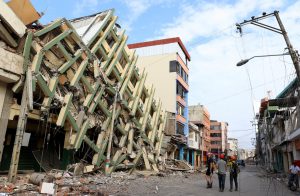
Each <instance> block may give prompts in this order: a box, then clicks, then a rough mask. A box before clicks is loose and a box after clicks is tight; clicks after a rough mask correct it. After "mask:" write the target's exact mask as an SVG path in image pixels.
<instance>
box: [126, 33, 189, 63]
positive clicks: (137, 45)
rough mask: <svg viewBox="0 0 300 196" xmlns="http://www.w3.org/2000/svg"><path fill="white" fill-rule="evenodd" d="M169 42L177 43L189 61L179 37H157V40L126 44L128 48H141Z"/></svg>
mask: <svg viewBox="0 0 300 196" xmlns="http://www.w3.org/2000/svg"><path fill="white" fill-rule="evenodd" d="M170 43H178V44H179V46H180V48H181V49H182V51H183V52H184V54H185V56H186V58H187V59H188V60H189V61H191V56H190V54H189V53H188V51H187V49H186V47H185V46H184V44H183V42H182V41H181V39H180V38H179V37H172V38H166V39H159V40H152V41H146V42H138V43H133V44H128V48H129V49H135V48H143V47H147V46H156V45H163V44H170Z"/></svg>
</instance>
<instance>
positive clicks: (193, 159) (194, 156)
mask: <svg viewBox="0 0 300 196" xmlns="http://www.w3.org/2000/svg"><path fill="white" fill-rule="evenodd" d="M200 145H201V137H200V130H199V127H198V126H197V125H195V124H194V123H192V122H189V137H188V147H189V153H190V154H189V159H188V161H189V163H190V164H191V165H193V166H194V168H195V169H199V168H200V167H201V151H200Z"/></svg>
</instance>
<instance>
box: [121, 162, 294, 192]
mask: <svg viewBox="0 0 300 196" xmlns="http://www.w3.org/2000/svg"><path fill="white" fill-rule="evenodd" d="M259 170H260V171H259ZM238 181H239V184H240V189H239V191H237V192H235V191H233V192H229V176H228V175H227V176H226V186H225V190H224V192H222V193H221V192H219V189H218V184H217V183H218V180H217V175H216V174H214V183H213V188H212V189H207V188H206V181H205V176H204V174H201V175H200V174H199V173H197V174H182V175H178V174H177V175H176V176H173V175H169V176H166V177H158V176H150V177H147V178H137V179H135V180H133V181H131V182H130V183H129V185H128V187H127V188H126V189H127V190H126V191H125V192H122V193H120V194H119V195H124V196H125V195H164V196H168V195H170V196H171V195H185V196H186V195H207V196H215V195H224V196H226V195H231V196H232V195H243V196H244V195H245V196H248V195H249V196H254V195H260V196H267V195H272V196H276V195H278V196H281V195H282V196H288V195H296V194H297V193H296V192H292V191H290V190H288V189H287V187H286V186H285V185H284V184H283V183H281V182H279V181H278V180H276V179H275V178H274V177H266V175H264V174H263V172H262V170H261V169H258V168H256V167H255V166H251V165H247V166H246V168H242V169H241V173H240V176H239V179H238Z"/></svg>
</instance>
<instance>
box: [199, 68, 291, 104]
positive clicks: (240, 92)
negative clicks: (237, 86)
mask: <svg viewBox="0 0 300 196" xmlns="http://www.w3.org/2000/svg"><path fill="white" fill-rule="evenodd" d="M290 75H295V73H292V74H290ZM285 77H286V76H282V77H280V78H277V80H275V81H278V80H280V79H283V78H285ZM273 82H274V81H273V80H272V81H269V82H267V83H263V84H259V85H257V86H254V87H252V88H248V89H245V90H242V91H239V92H236V93H233V94H231V95H227V96H224V97H221V98H219V99H216V100H214V101H211V102H208V103H206V104H204V105H209V104H213V103H216V102H219V101H223V100H224V99H228V98H231V97H236V96H238V95H240V94H243V93H245V92H248V91H251V90H254V89H257V88H260V87H262V86H264V85H265V84H270V83H273Z"/></svg>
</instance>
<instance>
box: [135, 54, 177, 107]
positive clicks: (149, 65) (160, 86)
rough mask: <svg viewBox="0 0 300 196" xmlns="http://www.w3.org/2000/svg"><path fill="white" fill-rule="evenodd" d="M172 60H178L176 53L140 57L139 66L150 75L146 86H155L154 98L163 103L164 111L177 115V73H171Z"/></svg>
mask: <svg viewBox="0 0 300 196" xmlns="http://www.w3.org/2000/svg"><path fill="white" fill-rule="evenodd" d="M138 50H140V49H138ZM138 50H137V51H138ZM172 60H176V53H172V54H161V55H154V56H139V59H138V61H137V66H138V68H139V69H141V70H142V69H144V68H145V71H146V72H147V74H148V75H147V79H146V85H147V86H151V85H152V84H153V85H154V87H155V95H154V97H155V98H156V99H160V100H161V101H162V106H163V109H165V110H166V111H168V112H172V113H176V77H177V73H176V72H170V61H172Z"/></svg>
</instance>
